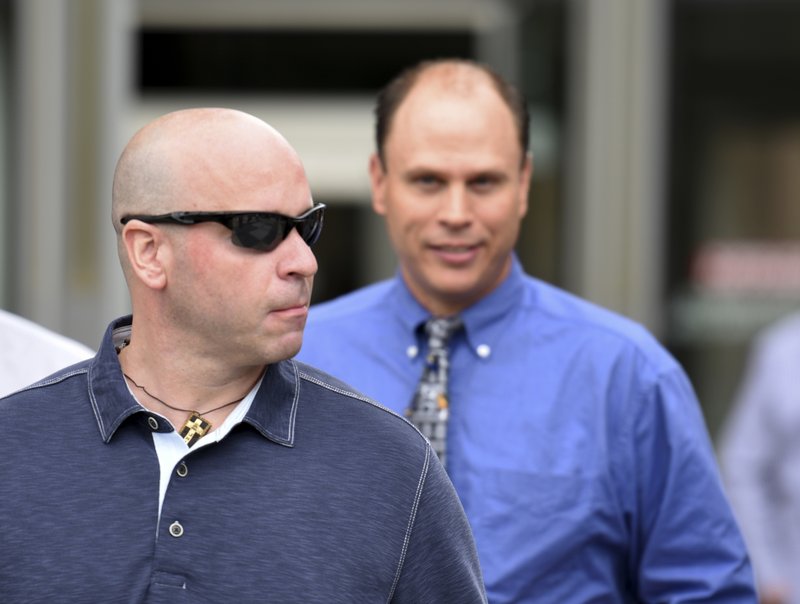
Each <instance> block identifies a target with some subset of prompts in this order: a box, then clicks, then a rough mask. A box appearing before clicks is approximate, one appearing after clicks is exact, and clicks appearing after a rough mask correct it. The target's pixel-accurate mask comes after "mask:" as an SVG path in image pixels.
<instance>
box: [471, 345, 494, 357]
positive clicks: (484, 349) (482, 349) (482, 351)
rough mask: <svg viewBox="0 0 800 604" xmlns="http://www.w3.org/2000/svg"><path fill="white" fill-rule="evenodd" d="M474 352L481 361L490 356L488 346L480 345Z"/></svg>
mask: <svg viewBox="0 0 800 604" xmlns="http://www.w3.org/2000/svg"><path fill="white" fill-rule="evenodd" d="M475 352H477V353H478V356H479V357H481V358H482V359H485V358H487V357H488V356H489V355H490V354H492V348H491V346H489V345H488V344H481V345H480V346H478V347H477V348H476V349H475Z"/></svg>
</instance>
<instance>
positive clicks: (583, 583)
mask: <svg viewBox="0 0 800 604" xmlns="http://www.w3.org/2000/svg"><path fill="white" fill-rule="evenodd" d="M376 116H377V127H376V138H377V152H376V153H375V154H374V155H373V156H372V157H371V158H370V163H369V174H370V180H371V186H372V195H373V207H374V209H375V211H376V212H377V213H378V214H380V215H382V216H383V217H384V218H385V220H386V226H387V229H388V233H389V236H390V238H391V241H392V244H393V246H394V248H395V250H396V253H397V256H398V259H399V271H398V274H397V275H396V277H395V278H393V279H390V280H388V281H385V282H381V283H377V284H374V285H371V286H368V287H366V288H364V289H361V290H359V291H356V292H354V293H351V294H349V295H346V296H344V297H342V298H339V299H337V300H334V301H331V302H328V303H325V304H321V305H319V306H317V307H315V308H312V310H311V315H310V318H309V323H308V327H307V332H306V338H305V340H304V344H303V347H302V350H301V353H300V358H301V359H303V360H305V361H307V362H311V363H313V364H317V365H318V366H320V367H322V368H323V369H325V370H326V371H329V372H331V373H333V374H335V375H337V376H338V377H341V378H342V379H344V380H345V381H347V382H349V383H351V384H353V385H354V386H355V387H357V388H358V389H360V390H361V391H363V392H364V393H365V394H367V395H368V396H371V397H374V398H375V399H376V400H379V401H381V402H382V403H383V404H386V405H389V406H390V407H391V408H392V409H394V410H396V411H398V412H404V411H405V410H406V409H407V408H408V406H409V403H410V401H411V399H412V395H413V393H414V390H415V385H416V383H417V381H418V379H419V376H420V374H421V372H422V366H423V359H424V357H425V356H426V349H425V348H426V344H425V339H424V335H423V333H422V331H421V329H420V326H421V325H422V324H423V323H424V322H425V321H426V320H427V319H428V318H429V317H430V316H432V315H433V316H439V317H447V316H452V315H455V314H460V316H461V319H462V321H463V325H464V329H463V330H462V331H460V332H457V333H456V334H455V335H454V336H452V338H451V343H450V346H451V352H450V359H449V399H450V405H449V423H448V430H447V445H446V448H447V471H448V473H449V475H450V478H451V479H452V481H453V483H454V485H455V487H456V490H457V492H458V493H459V495H460V497H461V501H462V503H463V505H464V508H465V509H466V512H467V516H468V518H469V519H470V522H471V524H472V528H473V532H474V534H475V539H476V542H477V545H478V553H479V556H480V560H481V564H482V568H483V573H484V579H485V581H486V586H487V593H488V595H489V599H490V601H491V602H493V603H495V604H500V603H511V602H514V603H523V602H541V603H545V604H551V603H554V602H558V603H559V604H564V603H575V604H578V603H586V602H672V603H676V602H715V603H720V602H754V601H755V594H754V589H753V578H752V572H751V568H750V564H749V561H748V556H747V552H746V550H745V547H744V545H743V541H742V538H741V535H740V532H739V529H738V528H737V525H736V523H735V521H734V519H733V516H732V514H731V510H730V507H729V504H728V502H727V500H726V497H725V494H724V493H723V490H722V487H721V483H720V479H719V476H718V470H717V467H716V464H715V459H714V455H713V451H712V447H711V445H710V442H709V438H708V435H707V432H706V429H705V426H704V423H703V419H702V416H701V412H700V409H699V405H698V403H697V400H696V398H695V395H694V394H693V391H692V388H691V385H690V384H689V382H688V380H687V377H686V375H685V374H684V372H683V371H682V369H681V368H680V366H679V365H678V364H677V363H676V361H675V360H673V358H672V357H671V356H670V355H669V354H668V353H667V352H666V351H665V350H664V349H663V348H662V347H661V346H660V345H659V344H658V343H657V342H656V340H655V339H654V338H653V337H652V336H651V335H649V334H648V333H647V332H646V331H645V330H644V329H643V328H641V327H640V326H638V325H636V324H634V323H632V322H631V321H629V320H627V319H625V318H623V317H621V316H618V315H616V314H613V313H611V312H609V311H607V310H604V309H602V308H598V307H597V306H594V305H592V304H590V303H589V302H586V301H584V300H580V299H578V298H576V297H574V296H572V295H570V294H568V293H566V292H564V291H561V290H559V289H557V288H555V287H552V286H550V285H547V284H545V283H542V282H541V281H538V280H537V279H534V278H532V277H530V276H528V275H526V274H525V273H524V272H523V269H522V267H521V266H520V263H519V262H518V260H517V258H516V256H515V255H514V252H513V248H514V245H515V242H516V240H517V236H518V234H519V227H520V221H521V219H522V218H523V216H524V215H525V213H526V210H527V200H528V188H529V183H530V178H531V171H532V163H531V158H530V156H529V154H528V153H527V133H528V118H527V111H526V109H525V105H524V102H523V101H522V99H521V98H520V97H519V96H518V94H517V93H516V91H515V90H514V89H512V88H511V87H510V86H509V85H508V84H507V83H505V82H504V81H502V80H501V79H500V78H498V77H497V76H496V75H495V74H494V73H492V72H491V71H490V70H488V69H486V68H484V67H483V66H481V65H477V64H475V63H472V62H468V61H462V60H440V61H434V62H428V63H424V64H422V65H419V66H416V67H415V68H412V69H411V70H409V71H406V72H404V73H403V74H401V75H400V76H399V77H398V78H397V79H395V80H394V81H393V82H392V83H390V84H389V86H387V88H385V89H384V90H383V91H382V92H381V93H380V95H379V97H378V103H377V107H376Z"/></svg>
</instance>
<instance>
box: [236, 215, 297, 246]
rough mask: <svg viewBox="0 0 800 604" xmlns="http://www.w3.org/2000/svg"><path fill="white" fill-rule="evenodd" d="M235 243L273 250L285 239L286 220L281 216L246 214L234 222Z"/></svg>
mask: <svg viewBox="0 0 800 604" xmlns="http://www.w3.org/2000/svg"><path fill="white" fill-rule="evenodd" d="M231 229H232V230H233V243H235V244H236V245H238V246H241V247H248V248H251V249H254V250H260V251H262V252H271V251H272V250H274V249H275V248H276V247H278V244H279V243H280V242H281V241H283V240H284V238H285V234H284V233H285V231H286V222H285V221H284V220H281V217H280V216H263V215H258V214H245V215H242V216H237V217H236V219H235V221H234V222H233V224H231Z"/></svg>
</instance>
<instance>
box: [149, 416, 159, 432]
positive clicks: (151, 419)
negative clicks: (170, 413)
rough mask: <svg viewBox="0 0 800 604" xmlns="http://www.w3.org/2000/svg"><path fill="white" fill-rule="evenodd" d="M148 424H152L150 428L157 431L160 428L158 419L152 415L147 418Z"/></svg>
mask: <svg viewBox="0 0 800 604" xmlns="http://www.w3.org/2000/svg"><path fill="white" fill-rule="evenodd" d="M147 424H148V425H149V426H150V429H151V430H152V431H153V432H155V431H156V430H158V420H157V419H156V418H155V417H153V416H152V415H151V416H150V417H148V418H147Z"/></svg>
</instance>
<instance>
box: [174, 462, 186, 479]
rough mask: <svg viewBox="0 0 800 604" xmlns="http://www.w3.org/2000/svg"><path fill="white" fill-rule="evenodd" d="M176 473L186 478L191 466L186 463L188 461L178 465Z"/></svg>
mask: <svg viewBox="0 0 800 604" xmlns="http://www.w3.org/2000/svg"><path fill="white" fill-rule="evenodd" d="M175 473H176V474H177V475H178V476H180V477H181V478H184V477H185V476H186V475H187V474H188V473H189V467H188V466H187V465H186V462H184V461H182V462H181V463H179V464H178V467H177V468H176V469H175Z"/></svg>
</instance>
